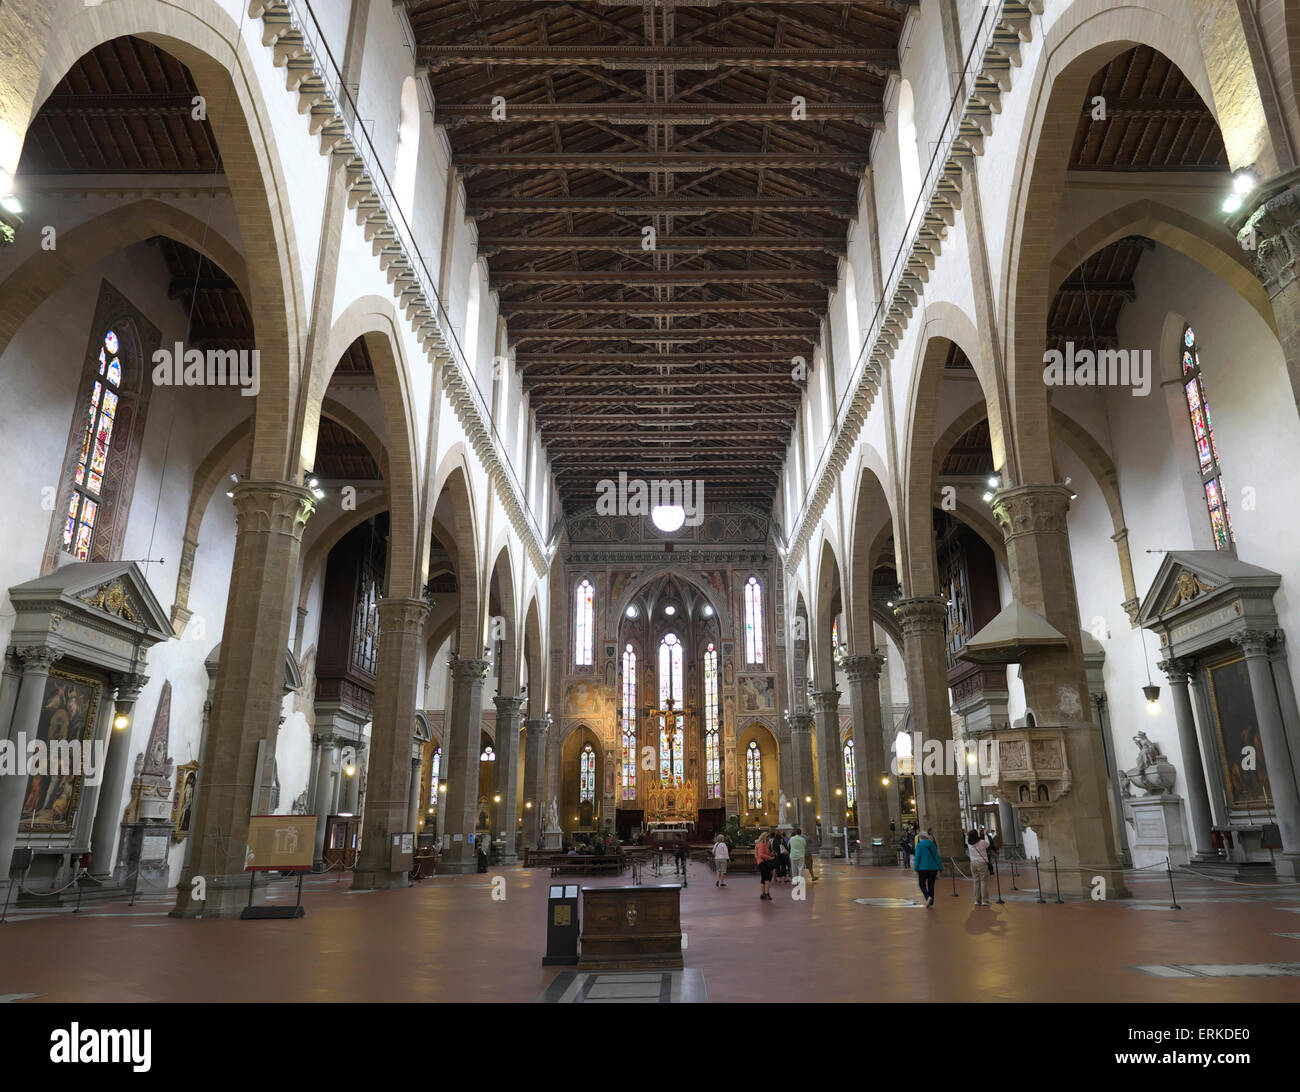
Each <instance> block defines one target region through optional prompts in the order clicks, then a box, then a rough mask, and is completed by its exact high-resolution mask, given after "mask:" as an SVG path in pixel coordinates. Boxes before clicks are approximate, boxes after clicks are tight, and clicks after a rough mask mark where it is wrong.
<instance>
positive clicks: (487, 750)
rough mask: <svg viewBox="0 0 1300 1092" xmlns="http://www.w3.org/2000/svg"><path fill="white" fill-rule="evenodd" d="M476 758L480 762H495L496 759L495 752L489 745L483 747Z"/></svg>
mask: <svg viewBox="0 0 1300 1092" xmlns="http://www.w3.org/2000/svg"><path fill="white" fill-rule="evenodd" d="M478 760H479V761H480V762H495V761H496V760H497V753H496V751H494V750H492V747H491V746H490V745H489V746H487V747H484V748H483V753H482V754H481V755H479V756H478Z"/></svg>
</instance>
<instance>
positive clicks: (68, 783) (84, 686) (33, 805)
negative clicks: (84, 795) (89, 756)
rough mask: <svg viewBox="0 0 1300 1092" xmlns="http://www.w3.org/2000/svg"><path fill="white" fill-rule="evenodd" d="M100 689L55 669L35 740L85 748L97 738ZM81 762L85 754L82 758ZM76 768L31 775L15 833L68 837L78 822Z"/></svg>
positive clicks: (87, 679) (48, 769) (90, 679)
mask: <svg viewBox="0 0 1300 1092" xmlns="http://www.w3.org/2000/svg"><path fill="white" fill-rule="evenodd" d="M103 685H104V684H103V683H102V682H101V681H100V680H99V679H96V678H94V677H92V676H89V675H78V674H76V673H74V672H72V671H66V670H60V669H58V668H55V669H53V670H51V671H50V677H49V678H48V679H47V680H46V681H45V696H44V698H43V699H42V702H41V714H40V718H39V720H38V721H37V725H36V738H37V739H39V740H41V741H42V742H43V743H44V744H45V746H46V753H47V754H48V753H49V750H48V748H49V746H50V744H52V743H59V742H62V741H69V740H75V741H78V742H81V743H83V744H84V743H87V742H89V741H90V739H91V738H92V737H93V736H94V733H95V718H96V715H97V714H98V712H99V700H100V694H101V691H102V690H103ZM82 757H84V753H83V756H82ZM81 770H82V767H81V765H80V763H78V764H77V766H76V768H75V769H69V768H67V766H61V767H60V768H57V769H56V768H55V765H54V763H47V765H46V768H45V770H44V772H41V773H33V774H29V775H28V778H27V788H26V791H25V792H24V793H23V810H22V816H21V818H20V819H19V825H18V831H19V833H20V834H25V833H28V832H30V831H42V832H46V833H50V834H69V833H71V832H72V829H73V826H74V824H75V822H76V818H77V804H78V802H79V801H80V799H81V788H82V785H83V783H84V782H85V774H84V773H83V772H81Z"/></svg>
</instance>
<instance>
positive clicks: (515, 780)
mask: <svg viewBox="0 0 1300 1092" xmlns="http://www.w3.org/2000/svg"><path fill="white" fill-rule="evenodd" d="M492 701H493V702H494V703H495V705H496V707H497V769H498V770H500V771H501V773H502V775H503V776H501V777H498V778H497V782H498V783H499V786H500V789H499V791H500V793H501V807H500V809H499V814H500V816H501V833H502V834H503V835H504V836H505V845H504V846H503V847H502V850H501V863H502V864H514V863H515V861H517V860H518V859H519V857H518V853H517V852H516V850H515V846H516V844H517V842H518V838H517V836H518V834H519V829H518V828H519V823H518V822H517V818H518V814H519V719H520V717H521V716H522V715H523V710H524V699H523V698H513V697H501V696H500V695H498V696H497V697H495V698H493V699H492ZM525 759H526V756H525ZM503 762H504V763H505V766H504V767H503V766H502V765H501V763H503Z"/></svg>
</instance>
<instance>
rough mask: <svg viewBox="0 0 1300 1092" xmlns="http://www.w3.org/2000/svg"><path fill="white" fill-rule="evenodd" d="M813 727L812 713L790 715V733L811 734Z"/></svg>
mask: <svg viewBox="0 0 1300 1092" xmlns="http://www.w3.org/2000/svg"><path fill="white" fill-rule="evenodd" d="M812 726H813V717H812V714H811V713H791V714H790V731H792V732H811V731H812Z"/></svg>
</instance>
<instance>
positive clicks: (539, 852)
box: [524, 849, 565, 868]
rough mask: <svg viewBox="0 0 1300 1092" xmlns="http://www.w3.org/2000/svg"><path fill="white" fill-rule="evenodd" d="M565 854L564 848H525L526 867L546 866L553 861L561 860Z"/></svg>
mask: <svg viewBox="0 0 1300 1092" xmlns="http://www.w3.org/2000/svg"><path fill="white" fill-rule="evenodd" d="M564 855H565V853H564V850H562V849H525V850H524V867H525V868H544V867H547V866H549V865H550V864H551V863H552V862H554V861H558V860H560V859H561V858H562V857H564Z"/></svg>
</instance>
